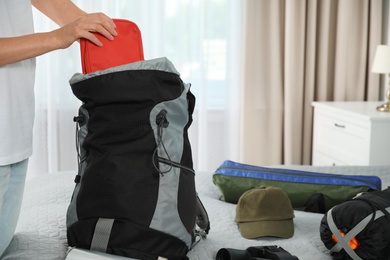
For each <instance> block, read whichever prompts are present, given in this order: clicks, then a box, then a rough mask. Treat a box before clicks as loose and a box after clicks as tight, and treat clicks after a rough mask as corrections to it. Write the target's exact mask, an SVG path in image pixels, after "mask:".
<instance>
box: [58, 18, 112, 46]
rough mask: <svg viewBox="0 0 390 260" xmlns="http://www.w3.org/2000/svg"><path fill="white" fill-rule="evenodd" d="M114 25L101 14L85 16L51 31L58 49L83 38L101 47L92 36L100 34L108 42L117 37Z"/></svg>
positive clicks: (97, 40) (99, 42)
mask: <svg viewBox="0 0 390 260" xmlns="http://www.w3.org/2000/svg"><path fill="white" fill-rule="evenodd" d="M115 28H116V25H115V23H114V22H113V20H112V19H111V18H109V17H108V16H106V15H105V14H103V13H92V14H85V15H82V16H80V17H79V18H77V19H76V20H75V21H73V22H71V23H69V24H67V25H65V26H63V27H61V28H59V29H57V30H55V31H53V32H52V33H53V34H54V36H55V37H57V38H58V40H59V48H62V49H64V48H67V47H69V46H70V45H71V44H72V43H73V42H75V41H78V40H79V39H81V38H85V39H88V40H90V41H91V42H93V43H94V44H96V45H97V46H102V45H103V44H102V43H101V41H99V39H98V38H97V37H96V36H95V35H94V34H93V33H94V32H96V33H100V34H101V35H103V36H104V37H106V38H107V39H109V40H113V39H114V36H116V35H117V32H116V30H115Z"/></svg>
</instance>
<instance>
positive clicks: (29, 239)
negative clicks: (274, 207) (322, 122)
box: [1, 166, 390, 260]
mask: <svg viewBox="0 0 390 260" xmlns="http://www.w3.org/2000/svg"><path fill="white" fill-rule="evenodd" d="M274 167H280V168H290V169H300V170H305V171H316V172H326V173H337V174H348V175H352V174H359V175H376V176H379V177H380V178H381V180H382V188H385V187H387V186H390V166H337V167H336V166H329V167H314V166H274ZM75 174H76V173H75V172H72V171H70V172H57V173H50V174H44V175H40V176H37V177H35V178H32V179H30V180H28V181H27V183H26V187H25V193H24V198H23V204H22V210H21V214H20V218H19V222H18V226H17V230H16V233H15V235H14V238H13V240H12V241H11V244H10V245H9V247H8V248H7V250H6V251H5V252H4V254H3V256H2V258H1V259H2V260H7V259H18V260H23V259H41V260H54V259H65V257H66V255H67V251H68V247H67V240H66V210H67V207H68V205H69V202H70V198H71V195H72V192H73V188H74V182H73V179H74V177H75ZM212 174H213V173H211V172H199V173H197V175H196V187H197V191H198V194H199V197H200V198H201V200H202V202H203V204H204V206H205V207H206V210H207V212H208V215H209V218H210V222H211V229H210V233H209V235H208V236H207V238H206V239H204V240H201V241H200V242H199V244H197V245H196V246H195V248H193V249H192V250H191V251H190V252H189V253H188V257H189V258H190V259H191V260H208V259H215V255H216V253H217V251H218V250H219V249H221V248H235V249H243V250H244V249H246V248H247V247H249V246H264V245H277V246H281V247H283V248H284V249H285V250H287V251H289V252H290V253H291V254H293V255H295V256H297V257H298V258H299V259H301V260H305V259H307V260H309V259H310V260H312V259H317V260H322V259H324V260H325V259H331V257H330V255H329V252H328V250H327V249H326V248H325V246H324V245H323V243H322V241H321V239H320V234H319V226H320V221H321V219H322V216H323V215H322V214H318V213H308V212H302V211H295V212H294V214H295V218H294V230H295V233H294V236H293V237H292V238H289V239H279V238H260V239H245V238H243V237H242V236H241V235H240V232H239V230H238V227H237V224H236V223H235V222H234V218H235V208H236V205H235V204H230V203H226V202H223V201H221V200H219V198H220V196H221V194H220V192H219V190H218V189H217V187H216V186H215V185H214V184H213V182H212Z"/></svg>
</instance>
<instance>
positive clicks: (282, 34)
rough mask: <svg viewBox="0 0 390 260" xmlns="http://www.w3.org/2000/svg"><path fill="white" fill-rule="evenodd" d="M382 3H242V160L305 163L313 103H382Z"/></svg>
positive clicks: (330, 0)
mask: <svg viewBox="0 0 390 260" xmlns="http://www.w3.org/2000/svg"><path fill="white" fill-rule="evenodd" d="M382 1H383V0H339V1H334V0H318V1H316V0H246V1H245V4H244V47H243V52H244V54H243V57H244V68H243V92H242V96H241V97H242V98H241V104H242V109H241V111H242V112H241V113H242V114H241V129H240V131H241V135H240V136H241V140H240V161H241V162H244V163H250V164H256V165H275V164H310V162H311V140H312V106H311V102H312V101H332V100H337V101H342V100H345V101H352V100H355V101H358V100H379V97H380V93H379V92H380V91H379V89H380V84H379V76H378V75H377V74H373V73H371V71H370V69H371V64H372V60H373V57H374V54H375V49H376V46H377V45H378V44H380V43H381V32H382V5H383V3H382Z"/></svg>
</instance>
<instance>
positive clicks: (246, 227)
mask: <svg viewBox="0 0 390 260" xmlns="http://www.w3.org/2000/svg"><path fill="white" fill-rule="evenodd" d="M240 233H241V235H242V236H243V237H245V238H258V237H281V238H290V237H292V236H293V235H294V222H293V220H292V219H286V220H277V221H258V222H242V223H240Z"/></svg>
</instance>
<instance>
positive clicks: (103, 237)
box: [91, 218, 114, 252]
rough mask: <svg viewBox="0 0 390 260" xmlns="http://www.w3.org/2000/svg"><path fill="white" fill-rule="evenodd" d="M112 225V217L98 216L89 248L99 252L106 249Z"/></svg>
mask: <svg viewBox="0 0 390 260" xmlns="http://www.w3.org/2000/svg"><path fill="white" fill-rule="evenodd" d="M113 225H114V219H108V218H99V220H98V221H97V223H96V226H95V232H94V233H93V237H92V242H91V250H94V251H99V252H106V251H107V246H108V241H109V240H110V234H111V229H112V226H113Z"/></svg>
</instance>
